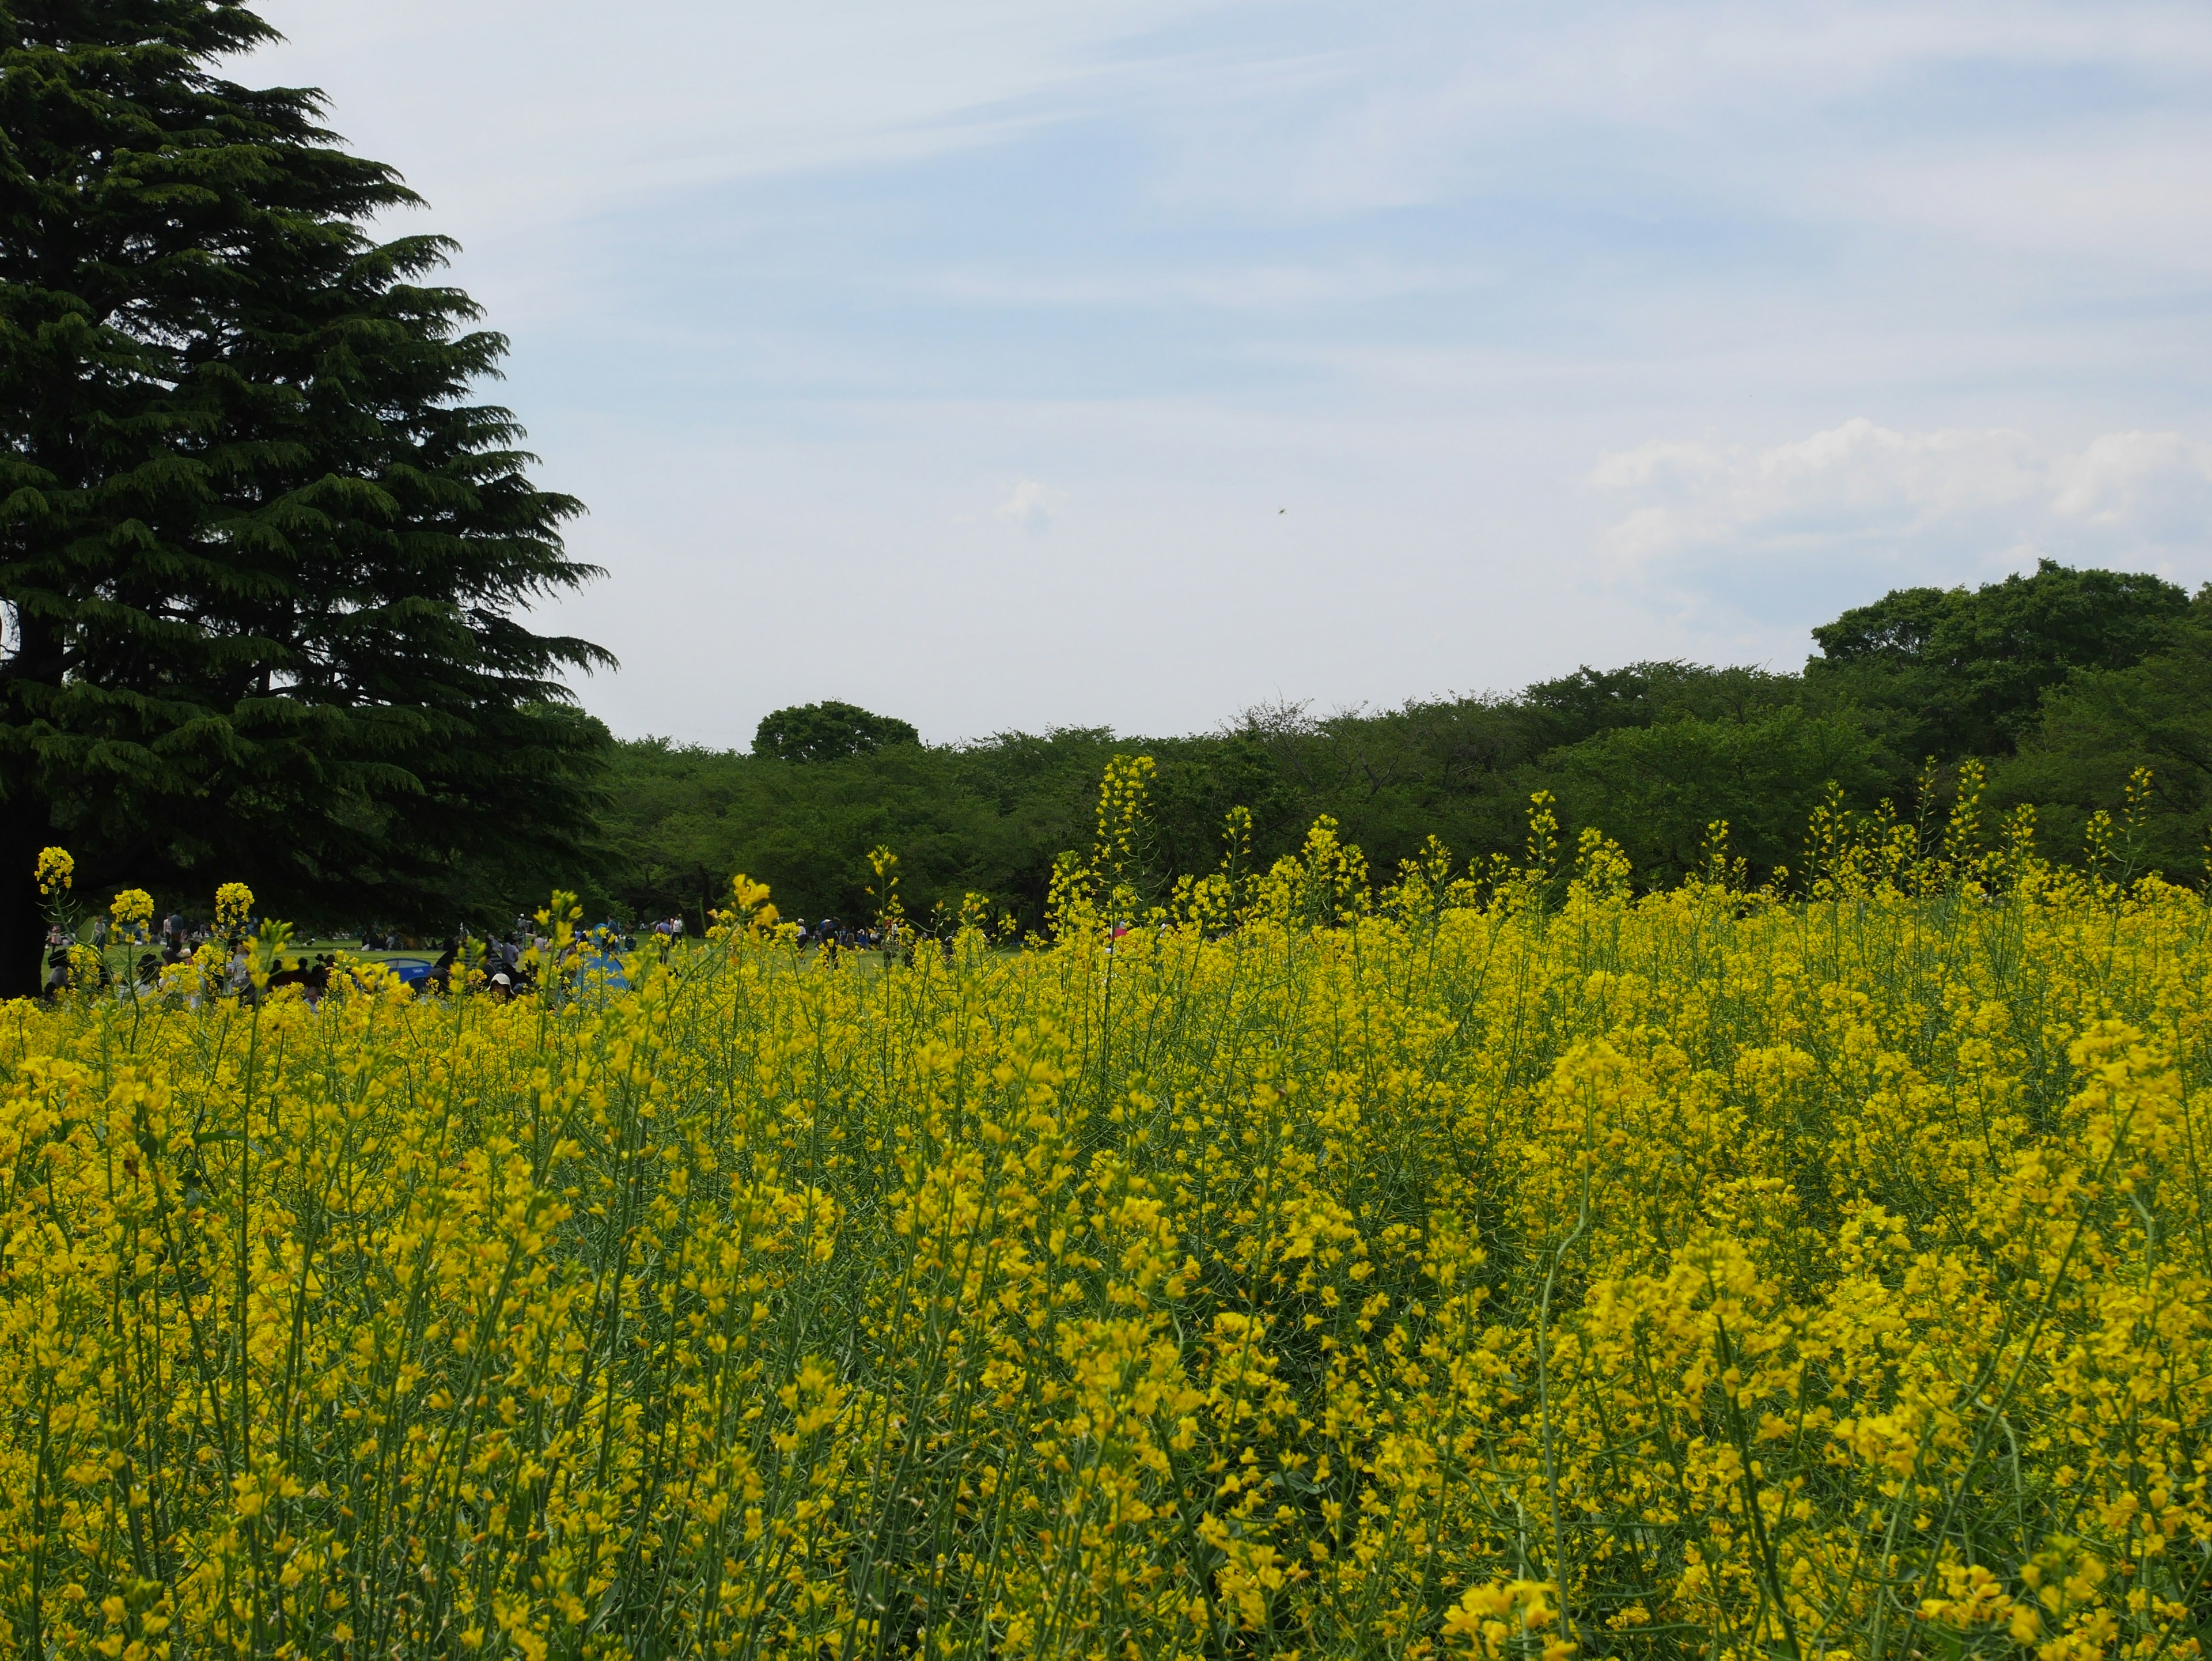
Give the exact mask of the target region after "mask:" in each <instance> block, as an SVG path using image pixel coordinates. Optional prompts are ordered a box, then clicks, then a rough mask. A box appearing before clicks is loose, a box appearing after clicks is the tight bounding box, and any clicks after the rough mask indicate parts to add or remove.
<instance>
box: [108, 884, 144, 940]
mask: <svg viewBox="0 0 2212 1661" xmlns="http://www.w3.org/2000/svg"><path fill="white" fill-rule="evenodd" d="M107 915H108V916H109V917H110V918H112V920H113V922H114V923H115V926H116V928H118V929H119V930H121V931H122V932H123V933H124V934H125V935H126V936H131V937H133V938H135V937H136V936H137V934H138V933H139V932H140V931H141V930H143V929H145V928H150V927H152V926H153V922H154V897H153V896H152V895H151V894H149V893H148V892H147V891H145V890H144V889H143V888H126V889H125V890H124V891H122V892H121V893H119V894H118V895H117V896H116V897H114V898H113V899H112V900H111V901H110V902H109V903H108V907H107Z"/></svg>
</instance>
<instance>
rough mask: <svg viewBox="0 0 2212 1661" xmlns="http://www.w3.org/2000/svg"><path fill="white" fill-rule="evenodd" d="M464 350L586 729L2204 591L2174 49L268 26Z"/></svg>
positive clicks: (1066, 3)
mask: <svg viewBox="0 0 2212 1661" xmlns="http://www.w3.org/2000/svg"><path fill="white" fill-rule="evenodd" d="M263 10H264V13H265V15H267V16H268V17H269V18H270V21H273V22H274V23H276V25H277V26H278V27H280V28H282V29H283V30H284V32H285V33H286V34H287V35H288V36H289V42H288V44H287V45H285V46H283V47H280V48H276V49H273V50H270V51H269V52H264V53H261V54H258V55H257V56H256V57H254V58H251V59H248V60H247V61H246V62H245V63H244V64H240V65H238V66H236V67H235V69H234V73H236V74H237V75H239V76H240V77H241V78H245V79H248V80H254V81H260V82H284V83H290V84H313V85H317V86H320V87H322V88H325V90H326V92H327V93H328V94H329V95H330V98H331V124H332V125H333V126H335V127H336V128H337V130H338V131H341V132H342V133H343V134H344V135H345V136H346V137H347V138H348V139H349V142H350V143H352V144H353V145H354V147H355V148H356V149H359V150H361V151H362V152H363V153H365V154H368V155H374V156H376V157H378V158H380V159H381V160H384V161H389V162H392V163H393V164H394V165H396V166H397V167H399V168H400V169H401V170H402V171H403V172H404V173H405V174H406V176H407V178H408V179H409V181H410V183H411V184H412V185H414V186H415V187H416V189H417V190H418V191H420V192H422V194H423V196H424V197H425V198H427V199H428V210H427V211H424V212H421V213H416V214H412V215H409V216H405V217H404V219H403V220H401V221H399V222H398V224H397V226H396V227H395V228H404V229H407V230H410V231H411V230H435V231H437V232H440V233H443V234H447V235H450V236H452V237H453V238H455V239H456V240H459V242H460V243H461V244H462V245H463V246H464V252H463V253H462V255H461V257H460V258H459V261H458V262H457V265H456V275H457V277H458V280H459V281H460V282H461V283H463V284H464V285H465V286H466V287H467V288H468V289H470V290H471V293H472V294H473V295H475V296H476V297H477V300H478V301H481V302H482V303H483V305H484V306H485V307H486V308H487V310H488V312H489V325H490V326H493V327H495V328H498V329H500V330H502V331H503V332H506V333H507V334H508V335H509V336H511V337H512V339H513V356H512V358H511V361H510V363H509V375H508V380H507V383H506V385H505V386H503V387H501V388H500V389H499V390H498V392H497V393H496V396H497V397H498V398H499V399H501V401H504V402H507V403H509V404H511V405H513V407H514V409H515V410H516V411H517V412H518V413H519V414H520V417H522V419H523V421H524V422H525V423H526V425H527V426H528V427H529V429H530V431H531V437H532V447H533V448H534V449H535V450H537V451H538V453H540V454H541V455H542V456H543V457H544V465H543V467H542V468H541V469H540V470H539V472H538V477H539V478H540V481H541V482H542V483H544V484H547V485H548V486H550V487H552V488H556V489H560V490H568V491H571V492H574V494H576V495H578V496H581V497H582V498H583V499H584V500H585V502H586V503H588V504H589V506H590V508H591V514H590V516H589V517H588V518H586V519H585V520H581V521H580V523H579V524H578V525H577V526H575V528H574V532H573V535H572V537H571V544H572V546H573V548H574V551H576V553H577V554H578V555H579V556H580V557H584V558H586V559H589V560H592V561H593V562H595V563H599V564H600V565H603V566H605V568H606V569H607V573H608V575H607V576H606V577H605V579H604V580H603V581H599V582H598V583H596V584H594V585H593V586H592V587H591V588H589V589H588V590H586V592H585V593H583V594H582V595H580V597H578V598H576V599H574V600H571V601H568V602H564V603H562V604H561V605H558V606H556V607H553V608H550V609H549V610H548V611H546V612H544V613H542V614H541V617H542V618H543V620H544V621H545V622H548V623H550V624H556V625H557V626H560V627H562V628H565V629H571V630H574V631H576V632H579V633H582V634H585V635H586V636H589V637H591V638H592V639H594V640H597V641H599V642H601V643H603V644H605V645H606V646H607V647H609V648H611V649H612V650H613V651H614V652H616V654H617V655H618V656H619V657H620V658H621V659H622V660H623V667H622V669H621V670H620V672H617V673H612V674H604V675H600V676H597V677H594V678H592V679H591V680H589V681H587V682H586V683H584V684H582V685H581V686H580V692H581V694H582V697H583V699H584V702H585V703H586V705H587V706H588V707H589V708H591V709H592V710H594V711H595V712H597V713H598V714H599V715H603V716H604V717H605V719H606V720H607V721H609V722H610V723H611V725H612V726H613V727H614V728H615V729H616V730H617V732H618V733H623V734H625V735H636V734H641V733H665V734H669V735H671V736H674V737H676V738H678V739H686V740H694V741H698V742H702V743H708V744H714V745H738V746H742V745H745V744H746V743H747V742H749V741H750V736H751V733H752V730H753V727H754V724H755V723H756V722H757V721H758V720H759V718H760V716H761V715H763V714H765V713H766V712H767V711H768V710H769V709H774V708H775V707H778V706H780V705H783V704H789V703H805V702H809V701H812V700H815V699H819V698H823V697H842V698H846V699H849V700H851V701H854V702H855V703H862V704H865V705H866V706H868V707H869V708H872V709H878V710H881V711H884V712H886V713H890V714H895V715H902V716H904V717H906V718H907V719H908V720H911V721H915V723H916V724H917V725H918V726H920V727H921V730H922V732H923V734H924V736H925V737H927V738H929V739H934V740H945V739H960V738H969V737H978V736H981V735H985V734H987V733H992V732H995V731H1000V730H1005V729H1009V728H1024V729H1029V730H1036V729H1040V728H1042V727H1048V726H1052V725H1061V724H1082V725H1097V724H1109V725H1111V726H1113V727H1115V728H1116V729H1118V730H1120V731H1121V732H1124V733H1176V732H1184V731H1190V730H1196V729H1203V728H1206V727H1212V726H1214V725H1216V724H1218V722H1220V721H1224V720H1226V719H1228V718H1231V717H1232V716H1233V715H1235V714H1236V713H1237V711H1238V710H1239V709H1243V708H1245V707H1247V706H1249V705H1251V704H1254V703H1262V702H1275V701H1278V700H1293V701H1295V700H1310V701H1311V703H1312V704H1313V706H1314V707H1315V708H1316V709H1321V710H1326V709H1335V708H1340V707H1345V706H1349V705H1353V704H1359V703H1368V704H1376V705H1388V704H1392V703H1398V702H1400V701H1402V700H1403V699H1405V698H1407V697H1425V696H1431V695H1436V694H1440V693H1445V692H1449V691H1486V690H1507V689H1510V688H1512V687H1515V686H1517V685H1520V684H1523V683H1525V682H1527V681H1528V680H1530V679H1533V678H1539V677H1541V676H1546V675H1551V674H1556V673H1560V672H1565V671H1567V670H1570V669H1571V668H1573V667H1574V666H1576V665H1577V664H1578V663H1583V662H1588V663H1593V664H1601V665H1609V664H1615V663H1620V662H1624V661H1627V660H1633V659H1637V658H1649V657H1668V656H1687V657H1692V658H1698V659H1702V660H1726V661H1735V662H1757V663H1765V664H1767V665H1770V666H1775V667H1782V668H1788V667H1795V666H1796V665H1797V664H1798V663H1799V662H1800V661H1801V660H1802V657H1803V655H1804V654H1805V652H1806V650H1807V648H1808V636H1807V634H1806V630H1808V628H1809V627H1810V626H1811V625H1812V624H1816V623H1819V622H1820V621H1823V620H1825V619H1826V618H1828V617H1830V616H1832V615H1833V614H1834V613H1835V612H1836V611H1838V610H1839V609H1841V608H1842V607H1843V606H1844V605H1850V604H1854V603H1857V602H1859V601H1861V600H1863V599H1871V598H1873V597H1874V596H1875V595H1877V594H1879V593H1881V592H1882V591H1883V590H1885V589H1887V588H1889V587H1896V586H1899V585H1902V584H1906V583H1922V582H1940V583H1945V584H1948V583H1955V582H1974V581H1989V580H1991V579H1992V578H1994V577H1996V576H1999V575H2002V574H2003V573H2005V572H2007V571H2010V570H2017V569H2032V567H2033V563H2034V561H2035V560H2036V558H2037V557H2039V556H2045V555H2047V556H2050V557H2057V558H2060V559H2063V560H2066V561H2068V562H2069V563H2101V564H2113V565H2120V566H2124V567H2127V568H2130V569H2151V570H2156V571H2160V572H2161V573H2164V574H2166V575H2169V576H2171V577H2172V578H2174V579H2175V580H2177V581H2185V582H2188V583H2190V584H2191V585H2192V586H2193V585H2195V584H2197V583H2198V582H2201V581H2206V580H2208V579H2212V405H2208V392H2212V358H2208V356H2207V352H2208V348H2209V347H2212V10H2209V9H2206V8H2205V7H2203V5H2202V4H2197V3H2153V0H2143V3H2137V0H2095V3H2065V4H2057V3H2046V0H2003V3H1996V0H1949V3H1947V4H1944V5H1942V6H1929V5H1928V4H1926V3H1925V0H1910V3H1905V0H1900V3H1889V0H1823V3H1794V0H1759V3H1747V0H1686V3H1662V0H1546V3H1537V0H1474V3H1469V0H1455V3H1444V0H1366V3H1364V4H1360V5H1349V4H1346V3H1343V0H1336V3H1332V4H1327V5H1322V4H1314V3H1306V0H1267V3H1256V0H1175V3H1170V0H1117V3H1113V4H1107V3H1103V0H1056V3H1054V0H929V3H925V4H922V5H919V6H916V5H912V4H890V3H886V0H815V3H812V4H810V5H807V6H804V7H789V6H784V7H774V8H771V7H768V6H765V5H761V4H758V3H754V0H746V3H734V4H733V3H730V0H630V3H629V4H627V5H625V6H623V7H620V8H609V7H607V6H605V4H588V5H587V4H586V3H583V0H527V3H525V0H435V3H434V0H377V3H375V4H374V5H371V4H368V3H366V0H350V3H346V4H343V5H339V4H333V3H331V0H266V3H265V4H264V6H263Z"/></svg>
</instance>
